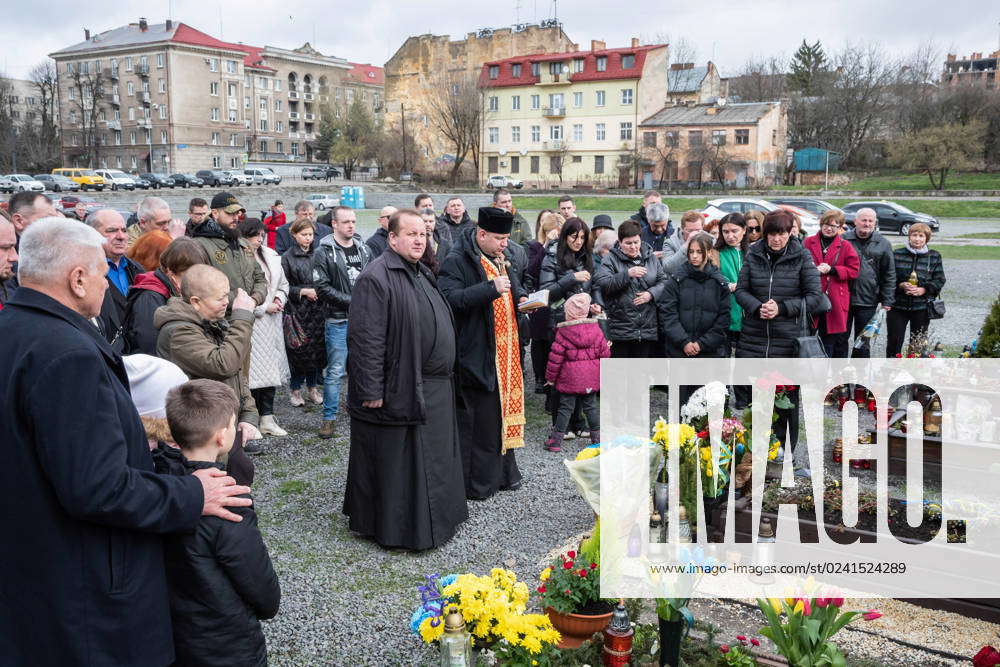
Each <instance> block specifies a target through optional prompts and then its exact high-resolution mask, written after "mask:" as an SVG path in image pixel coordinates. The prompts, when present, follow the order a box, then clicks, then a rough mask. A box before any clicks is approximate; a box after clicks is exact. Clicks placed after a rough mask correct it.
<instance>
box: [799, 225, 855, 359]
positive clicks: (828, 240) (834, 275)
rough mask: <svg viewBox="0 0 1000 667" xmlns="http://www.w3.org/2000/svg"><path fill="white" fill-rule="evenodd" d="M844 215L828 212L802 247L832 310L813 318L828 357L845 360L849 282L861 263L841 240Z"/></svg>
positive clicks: (814, 326)
mask: <svg viewBox="0 0 1000 667" xmlns="http://www.w3.org/2000/svg"><path fill="white" fill-rule="evenodd" d="M843 229H844V214H843V213H841V212H840V211H827V212H826V213H824V214H823V216H822V217H821V218H820V219H819V232H817V233H816V235H815V236H810V237H809V238H807V239H806V240H805V241H803V245H804V246H805V249H806V250H807V251H808V252H809V253H810V254H811V255H812V258H813V263H815V264H816V268H817V269H818V270H819V279H820V289H821V290H822V291H823V293H824V294H826V295H827V297H829V298H830V304H831V306H832V308H831V309H830V310H829V311H827V312H826V313H823V314H822V315H818V316H816V317H814V318H813V320H812V325H813V328H815V329H817V330H818V331H819V336H820V338H822V339H823V345H824V346H825V347H826V356H828V357H840V358H845V357H847V338H848V331H847V311H848V309H849V308H850V306H851V281H852V280H854V279H855V278H857V277H858V271H859V270H860V268H861V260H860V259H859V258H858V253H857V252H856V251H855V250H854V246H852V245H851V244H850V242H848V241H845V240H844V239H842V238H841V236H840V234H841V232H842V231H843Z"/></svg>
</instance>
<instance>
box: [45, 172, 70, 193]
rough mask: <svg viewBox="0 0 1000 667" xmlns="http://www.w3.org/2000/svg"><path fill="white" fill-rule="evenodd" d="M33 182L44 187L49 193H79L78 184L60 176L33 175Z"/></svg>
mask: <svg viewBox="0 0 1000 667" xmlns="http://www.w3.org/2000/svg"><path fill="white" fill-rule="evenodd" d="M35 180H36V181H40V182H41V183H43V184H44V185H45V189H46V190H48V191H49V192H79V191H80V184H79V183H77V182H76V181H73V180H70V179H69V178H67V177H65V176H63V175H61V174H35Z"/></svg>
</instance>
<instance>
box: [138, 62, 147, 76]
mask: <svg viewBox="0 0 1000 667" xmlns="http://www.w3.org/2000/svg"><path fill="white" fill-rule="evenodd" d="M135 73H136V74H138V75H139V76H142V77H146V76H149V65H142V64H139V65H136V66H135Z"/></svg>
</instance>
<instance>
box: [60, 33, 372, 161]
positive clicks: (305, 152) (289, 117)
mask: <svg viewBox="0 0 1000 667" xmlns="http://www.w3.org/2000/svg"><path fill="white" fill-rule="evenodd" d="M85 37H86V39H85V41H83V42H81V43H79V44H75V45H73V46H70V47H67V48H64V49H60V50H59V51H56V52H55V53H52V54H50V56H51V57H52V58H53V59H54V60H55V61H56V71H57V75H58V81H59V108H60V116H59V126H60V129H61V131H62V136H63V161H64V163H65V164H66V165H71V166H91V167H95V168H97V167H101V168H120V169H124V170H126V171H132V172H145V171H153V172H156V173H176V172H193V171H197V170H199V169H211V168H221V169H242V168H243V167H244V165H245V164H246V162H247V161H248V160H255V161H261V160H296V159H299V160H310V159H311V158H312V152H313V147H314V143H313V142H314V141H315V138H316V134H317V132H318V130H319V123H320V121H321V119H322V112H321V106H322V105H323V103H324V101H325V99H326V98H327V97H329V98H330V99H331V100H332V99H333V98H334V96H335V95H340V94H343V95H344V96H345V97H346V96H347V95H348V93H347V92H346V91H347V90H350V91H352V92H351V93H350V95H351V96H353V95H354V94H355V91H356V94H359V95H361V94H364V95H365V96H372V97H375V99H374V101H373V102H372V106H373V108H374V107H375V105H376V104H377V102H378V99H377V97H376V91H378V90H380V87H379V86H377V85H373V84H370V83H368V82H360V81H359V82H354V81H352V80H351V78H350V77H351V73H352V72H354V71H355V70H356V68H358V67H370V66H359V65H357V64H355V63H349V62H347V61H346V60H344V59H342V58H336V57H332V56H324V55H322V54H320V53H319V52H318V51H316V50H315V49H313V48H312V47H311V46H309V44H305V45H304V46H302V47H300V48H299V49H294V50H286V49H280V48H277V47H271V46H267V47H254V46H250V45H247V44H242V43H230V42H224V41H222V40H218V39H216V38H214V37H212V36H210V35H208V34H206V33H203V32H200V31H198V30H196V29H194V28H192V27H190V26H188V25H186V24H184V23H180V22H174V21H171V20H167V21H166V22H164V23H160V24H150V23H148V22H147V21H146V20H145V19H140V21H139V22H137V23H130V24H129V25H127V26H122V27H119V28H114V29H112V30H108V31H106V32H102V33H99V34H96V35H91V34H90V32H89V31H86V32H85ZM362 91H363V93H362Z"/></svg>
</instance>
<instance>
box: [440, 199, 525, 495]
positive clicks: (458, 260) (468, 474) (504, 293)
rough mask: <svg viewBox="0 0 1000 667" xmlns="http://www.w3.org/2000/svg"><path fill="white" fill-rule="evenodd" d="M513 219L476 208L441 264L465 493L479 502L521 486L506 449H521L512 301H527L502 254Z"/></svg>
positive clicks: (521, 408) (492, 209)
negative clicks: (451, 322)
mask: <svg viewBox="0 0 1000 667" xmlns="http://www.w3.org/2000/svg"><path fill="white" fill-rule="evenodd" d="M513 224H514V216H513V215H511V213H510V212H509V211H505V210H503V209H500V208H495V207H492V206H486V207H483V208H481V209H479V221H478V222H477V226H476V227H474V228H472V229H468V230H465V231H463V232H462V233H461V235H460V237H459V238H458V239H452V241H453V245H452V249H451V252H449V253H448V257H447V258H446V259H445V260H444V263H443V264H442V265H441V270H440V272H439V273H438V281H439V284H440V286H441V293H442V294H443V295H444V296H445V298H447V299H448V303H449V304H450V305H451V309H452V311H453V312H454V313H455V323H456V331H457V335H458V340H460V341H462V344H461V347H460V349H459V352H458V380H459V396H458V423H459V429H460V434H461V439H462V465H463V468H464V470H465V494H466V498H469V499H470V500H483V499H485V498H488V497H490V496H491V495H493V494H494V493H496V492H497V491H505V490H506V491H513V490H515V489H517V488H518V487H520V486H521V472H520V471H519V470H518V468H517V460H516V459H515V457H514V450H515V449H517V448H519V447H524V425H525V413H524V375H523V373H522V371H521V341H520V337H519V333H518V326H517V304H519V303H520V302H522V301H524V300H525V299H527V293H526V292H525V291H524V289H523V287H522V286H521V284H520V281H519V280H518V276H517V271H508V269H509V268H510V266H509V264H510V262H509V261H508V260H507V258H506V256H505V253H504V251H505V250H506V248H507V242H508V239H509V238H510V230H511V227H512V226H513Z"/></svg>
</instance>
